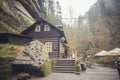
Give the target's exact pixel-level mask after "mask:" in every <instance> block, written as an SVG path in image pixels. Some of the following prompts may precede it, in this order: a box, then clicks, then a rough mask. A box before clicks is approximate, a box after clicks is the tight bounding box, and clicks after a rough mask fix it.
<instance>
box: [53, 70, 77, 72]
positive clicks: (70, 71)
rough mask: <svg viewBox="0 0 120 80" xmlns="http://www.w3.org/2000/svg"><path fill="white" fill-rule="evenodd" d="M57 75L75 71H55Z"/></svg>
mask: <svg viewBox="0 0 120 80" xmlns="http://www.w3.org/2000/svg"><path fill="white" fill-rule="evenodd" d="M53 72H55V73H74V72H75V71H61V70H53Z"/></svg>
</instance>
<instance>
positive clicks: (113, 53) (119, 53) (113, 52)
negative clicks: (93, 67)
mask: <svg viewBox="0 0 120 80" xmlns="http://www.w3.org/2000/svg"><path fill="white" fill-rule="evenodd" d="M107 55H108V56H120V48H115V49H113V50H111V51H109V52H108V54H107Z"/></svg>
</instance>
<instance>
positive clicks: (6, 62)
mask: <svg viewBox="0 0 120 80" xmlns="http://www.w3.org/2000/svg"><path fill="white" fill-rule="evenodd" d="M14 59H15V57H14V56H11V55H6V56H4V55H0V80H7V78H8V77H9V76H10V75H11V74H12V73H11V72H12V66H11V62H12V61H13V60H14Z"/></svg>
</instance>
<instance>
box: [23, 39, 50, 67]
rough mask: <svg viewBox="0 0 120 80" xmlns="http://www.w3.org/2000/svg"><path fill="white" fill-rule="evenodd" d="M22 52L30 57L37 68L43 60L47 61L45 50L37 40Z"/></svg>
mask: <svg viewBox="0 0 120 80" xmlns="http://www.w3.org/2000/svg"><path fill="white" fill-rule="evenodd" d="M23 52H24V53H25V54H27V55H28V56H30V58H31V59H32V60H33V61H34V64H33V65H34V66H37V67H41V66H42V65H43V64H44V62H45V60H47V59H49V57H48V51H47V49H46V48H45V46H44V44H43V43H41V42H40V41H39V40H35V41H32V42H30V45H28V46H27V47H26V49H25V50H24V51H23Z"/></svg>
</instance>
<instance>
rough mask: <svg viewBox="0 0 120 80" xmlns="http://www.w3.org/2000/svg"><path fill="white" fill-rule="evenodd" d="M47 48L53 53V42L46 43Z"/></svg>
mask: <svg viewBox="0 0 120 80" xmlns="http://www.w3.org/2000/svg"><path fill="white" fill-rule="evenodd" d="M45 47H46V49H47V51H48V52H52V42H45Z"/></svg>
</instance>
